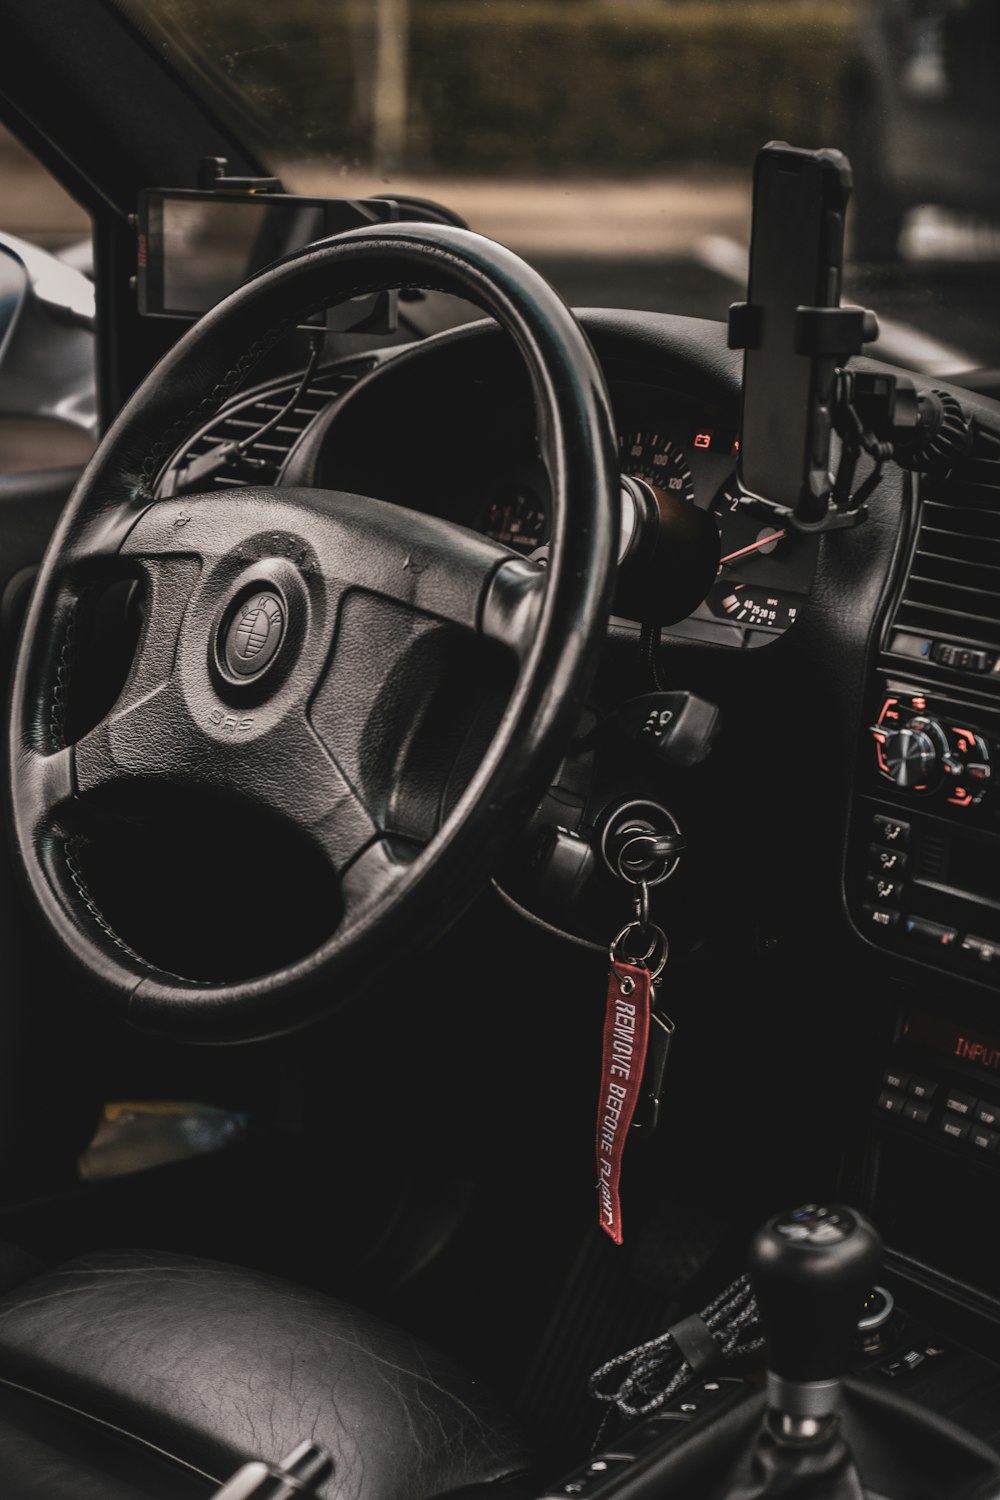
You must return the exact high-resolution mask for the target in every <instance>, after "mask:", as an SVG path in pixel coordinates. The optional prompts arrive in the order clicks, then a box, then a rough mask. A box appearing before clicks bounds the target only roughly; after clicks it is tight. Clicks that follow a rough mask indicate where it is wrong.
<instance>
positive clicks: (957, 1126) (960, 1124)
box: [939, 1115, 969, 1141]
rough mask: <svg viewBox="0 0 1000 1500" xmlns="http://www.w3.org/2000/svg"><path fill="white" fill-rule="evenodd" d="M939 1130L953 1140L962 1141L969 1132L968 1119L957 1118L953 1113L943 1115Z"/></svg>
mask: <svg viewBox="0 0 1000 1500" xmlns="http://www.w3.org/2000/svg"><path fill="white" fill-rule="evenodd" d="M939 1128H940V1130H941V1131H942V1132H943V1133H944V1134H945V1135H946V1136H948V1137H949V1139H950V1140H953V1141H964V1140H965V1137H966V1136H967V1135H968V1133H969V1122H968V1120H958V1119H956V1118H955V1116H954V1115H945V1117H944V1119H943V1120H942V1121H941V1124H940V1126H939Z"/></svg>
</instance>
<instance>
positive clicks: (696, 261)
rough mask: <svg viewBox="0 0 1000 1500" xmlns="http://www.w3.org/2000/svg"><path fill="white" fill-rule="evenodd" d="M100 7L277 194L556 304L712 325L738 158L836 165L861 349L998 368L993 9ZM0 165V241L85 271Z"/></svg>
mask: <svg viewBox="0 0 1000 1500" xmlns="http://www.w3.org/2000/svg"><path fill="white" fill-rule="evenodd" d="M117 3H118V5H119V8H120V9H121V10H122V11H123V12H124V13H125V15H126V16H127V17H128V19H129V21H130V23H131V24H133V25H134V26H136V27H137V28H138V29H140V30H141V31H142V32H143V33H144V34H145V35H146V36H147V38H148V40H149V41H150V42H151V44H153V45H154V46H155V47H156V48H157V50H159V51H161V52H163V53H165V54H166V55H167V56H168V57H169V58H170V59H171V60H172V61H173V63H174V64H175V66H176V67H177V68H178V69H179V70H180V71H181V72H182V73H183V74H184V75H185V76H186V78H187V80H188V82H189V83H190V85H191V86H192V87H193V88H194V89H195V90H196V91H197V92H198V93H199V94H201V95H202V96H203V97H204V98H206V99H207V100H209V101H210V103H211V105H212V107H213V109H214V110H215V111H216V113H217V114H218V115H219V116H221V117H222V118H223V119H224V120H225V121H226V122H227V123H228V124H229V125H230V126H231V127H232V128H233V129H234V130H235V131H236V133H237V134H238V135H239V136H240V137H242V138H243V139H244V140H245V141H246V142H247V143H248V144H249V145H250V146H251V148H253V150H254V151H255V152H256V154H257V155H258V157H259V158H260V160H261V161H262V162H263V163H264V164H265V165H266V167H267V168H268V169H269V170H271V171H273V172H274V173H275V174H276V175H278V176H280V178H281V179H282V182H283V184H284V187H285V189H286V190H287V191H292V192H299V193H306V194H317V195H333V196H347V197H361V196H370V195H373V194H378V195H382V196H391V195H392V194H393V193H408V194H415V195H417V196H420V197H425V198H431V199H434V200H436V201H438V202H441V203H444V204H447V205H449V206H450V207H451V208H452V209H454V210H456V211H457V212H458V213H459V214H460V215H462V217H463V218H464V219H465V220H466V221H467V222H468V223H469V225H470V226H471V227H472V228H474V229H476V230H479V231H480V232H482V233H484V234H486V235H489V236H491V237H493V238H496V239H498V240H501V241H503V242H504V243H506V244H508V245H509V246H511V247H512V248H513V249H515V250H517V251H519V252H520V253H521V254H523V255H524V256H525V257H526V258H528V259H529V260H531V261H532V263H533V264H534V265H535V266H536V267H537V268H538V269H539V270H541V271H542V272H543V274H545V275H546V276H548V277H549V279H550V280H551V281H553V283H554V284H555V285H556V286H557V287H558V288H559V290H560V291H561V292H562V293H563V295H564V296H565V297H566V298H567V300H568V301H570V302H571V303H572V304H573V305H575V306H581V307H582V306H594V305H603V306H636V307H643V308H652V309H660V310H666V311H672V312H679V313H690V314H694V315H697V316H707V317H715V318H724V317H725V316H726V312H727V309H728V306H729V303H730V302H732V301H734V300H737V299H738V298H739V297H740V296H741V295H742V294H743V292H744V291H745V272H746V245H747V240H748V237H749V230H750V174H751V170H752V166H753V159H754V156H755V154H756V152H757V150H758V148H759V147H760V146H761V145H762V144H763V143H764V142H765V141H767V140H770V139H775V138H780V139H784V140H787V141H790V142H791V143H792V144H794V145H798V146H809V147H816V146H824V145H828V146H837V147H840V148H841V149H842V150H844V151H845V152H846V153H847V155H848V156H849V157H850V159H851V161H852V164H853V166H854V176H855V187H854V193H853V196H852V202H851V206H850V210H849V216H848V249H849V254H850V265H849V267H848V270H847V275H846V278H845V299H844V300H845V301H856V302H863V303H864V304H865V305H867V306H871V307H873V308H875V309H876V311H877V312H878V313H879V315H880V319H881V322H882V329H883V333H882V338H881V340H880V342H879V345H878V351H877V352H878V353H880V354H881V355H882V356H883V357H884V358H887V359H890V360H898V361H899V362H901V363H905V364H907V365H909V366H912V367H914V368H916V369H919V370H923V371H924V372H926V373H930V374H939V375H954V374H957V373H962V372H966V371H969V370H973V369H974V370H987V371H989V370H996V368H997V367H1000V317H998V316H997V314H998V312H1000V306H998V302H1000V285H998V283H1000V277H998V276H997V267H998V264H1000V4H998V0H282V4H281V6H280V7H276V6H273V5H271V4H266V5H265V4H263V3H261V0H212V3H211V4H209V5H206V4H205V3H204V0H117ZM0 172H2V174H3V177H2V180H3V186H4V191H3V195H2V199H0V202H2V207H0V229H2V230H6V231H9V232H12V233H14V234H17V235H20V236H23V237H25V238H27V239H31V240H33V241H35V242H36V243H38V244H40V245H43V246H45V247H47V248H50V249H53V250H54V251H55V252H56V253H57V254H58V255H59V256H60V257H63V258H65V259H67V260H69V261H73V262H74V263H75V264H79V265H81V266H83V265H85V260H86V249H85V247H86V240H87V235H88V224H87V220H86V217H85V215H83V214H82V213H81V211H80V210H79V208H78V207H77V206H76V205H75V204H74V203H73V202H72V201H71V200H69V199H68V198H66V196H65V195H64V194H62V193H60V192H59V191H58V189H56V188H55V185H54V184H53V183H52V182H51V181H50V180H48V179H47V178H46V175H45V174H44V173H42V172H41V171H40V170H39V169H38V168H37V167H36V166H35V164H34V163H33V162H32V160H31V158H30V157H28V156H27V154H26V153H25V152H23V151H22V150H21V149H20V148H19V147H18V145H17V143H16V142H13V141H12V140H11V139H10V138H9V137H7V136H4V135H2V134H0ZM180 185H181V184H150V186H161V187H166V186H180ZM185 185H189V184H185ZM998 379H1000V377H998ZM6 462H9V460H5V458H4V456H3V454H0V464H4V463H6Z"/></svg>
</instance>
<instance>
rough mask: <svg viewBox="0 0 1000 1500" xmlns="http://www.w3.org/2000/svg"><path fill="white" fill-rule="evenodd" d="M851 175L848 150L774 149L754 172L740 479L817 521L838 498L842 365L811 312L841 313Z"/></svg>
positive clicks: (777, 145) (763, 154)
mask: <svg viewBox="0 0 1000 1500" xmlns="http://www.w3.org/2000/svg"><path fill="white" fill-rule="evenodd" d="M850 191H851V167H850V163H849V162H848V160H847V157H846V156H844V155H843V154H842V153H841V152H840V151H834V150H820V151H805V150H800V149H799V148H797V147H794V146H789V145H787V144H786V143H785V142H784V141H771V142H769V143H768V144H767V145H766V146H764V147H762V148H761V150H760V151H759V152H758V153H757V159H756V161H755V163H754V174H753V220H752V226H751V238H750V269H749V277H748V282H747V302H746V309H745V314H746V316H745V320H744V324H743V331H744V337H743V338H741V339H740V341H739V342H741V343H742V344H743V345H744V356H743V361H744V362H743V394H742V414H741V420H740V450H739V459H738V474H739V480H740V483H741V485H742V487H743V489H744V490H746V491H748V492H749V493H750V494H752V495H758V496H760V497H761V498H762V499H764V500H767V501H769V502H771V503H772V504H776V505H780V506H783V507H787V508H788V509H789V510H794V511H795V513H796V516H797V518H798V519H800V520H803V521H806V522H808V521H810V520H818V519H820V518H821V517H822V516H823V515H824V514H825V511H826V507H827V497H828V494H829V490H830V479H829V468H830V437H831V403H832V399H833V394H834V382H835V371H836V369H837V366H838V363H840V359H839V357H838V356H837V355H834V354H828V353H825V352H822V348H821V344H820V345H817V346H813V347H810V346H809V344H808V342H807V341H804V336H803V329H804V324H803V320H802V319H801V318H800V317H799V316H798V311H799V309H803V308H835V307H839V305H840V290H841V278H842V272H843V254H844V212H845V209H846V207H847V200H848V198H849V196H850Z"/></svg>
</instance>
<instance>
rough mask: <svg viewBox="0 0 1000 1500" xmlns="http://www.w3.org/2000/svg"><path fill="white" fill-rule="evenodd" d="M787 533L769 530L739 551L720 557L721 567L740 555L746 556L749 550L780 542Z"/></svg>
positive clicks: (754, 550)
mask: <svg viewBox="0 0 1000 1500" xmlns="http://www.w3.org/2000/svg"><path fill="white" fill-rule="evenodd" d="M786 534H787V533H785V532H784V531H769V532H768V533H767V536H761V537H758V538H757V540H756V541H755V542H751V543H750V545H749V547H741V548H740V550H739V551H738V552H729V553H727V555H726V556H725V557H720V559H719V567H720V568H724V567H725V566H726V563H731V562H735V561H736V559H737V558H738V557H746V555H747V553H748V552H756V551H757V549H758V547H767V546H769V545H770V543H771V542H780V541H781V538H782V537H783V536H785V535H786Z"/></svg>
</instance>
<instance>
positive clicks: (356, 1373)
mask: <svg viewBox="0 0 1000 1500" xmlns="http://www.w3.org/2000/svg"><path fill="white" fill-rule="evenodd" d="M306 1438H312V1439H313V1440H315V1441H316V1442H318V1443H321V1444H322V1445H323V1446H324V1447H326V1448H327V1449H328V1450H329V1451H330V1453H331V1454H332V1455H333V1459H334V1466H335V1467H334V1473H333V1477H332V1478H331V1479H330V1480H329V1481H328V1482H327V1484H326V1485H325V1487H323V1490H322V1493H323V1494H324V1495H326V1496H329V1497H331V1500H332V1497H335V1500H426V1497H429V1496H432V1495H439V1494H444V1493H446V1492H448V1491H451V1490H457V1489H467V1488H469V1487H475V1486H477V1485H486V1484H490V1485H492V1486H494V1489H495V1488H496V1486H497V1484H498V1482H501V1481H504V1480H511V1481H515V1480H516V1478H517V1476H518V1475H523V1474H524V1473H525V1471H526V1468H527V1454H526V1452H525V1449H524V1446H523V1445H522V1443H521V1441H520V1440H519V1438H518V1436H517V1434H516V1433H515V1431H514V1430H513V1426H512V1424H510V1423H509V1422H508V1421H506V1420H505V1419H504V1418H503V1417H502V1416H501V1415H500V1414H499V1413H498V1412H497V1411H496V1410H495V1408H494V1405H493V1403H492V1402H491V1400H490V1399H489V1397H488V1396H487V1395H486V1394H485V1392H484V1391H483V1390H481V1388H480V1387H479V1385H478V1384H477V1382H476V1381H474V1380H472V1379H471V1378H470V1377H469V1376H468V1375H466V1374H464V1373H463V1372H461V1371H460V1370H458V1369H457V1368H456V1367H455V1366H454V1365H453V1364H452V1363H451V1361H450V1360H449V1359H447V1358H446V1357H445V1356H443V1355H442V1354H440V1353H438V1352H436V1351H434V1350H431V1349H429V1348H427V1347H426V1346H424V1345H422V1344H421V1343H420V1342H419V1341H417V1340H416V1339H414V1338H412V1337H411V1336H409V1335H408V1334H406V1333H404V1332H402V1331H400V1330H399V1329H396V1328H393V1327H390V1326H389V1325H387V1324H385V1323H382V1322H380V1321H379V1320H377V1319H375V1318H373V1317H370V1316H369V1315H368V1314H367V1313H363V1312H360V1311H358V1310H356V1309H353V1308H350V1307H347V1306H345V1305H344V1304H342V1303H339V1302H336V1301H334V1300H333V1299H332V1298H329V1297H326V1296H323V1295H322V1294H320V1293H318V1292H314V1291H311V1290H308V1289H306V1288H303V1287H296V1286H292V1285H291V1284H289V1283H287V1282H283V1281H280V1280H277V1279H275V1278H273V1277H269V1276H264V1275H259V1274H257V1273H255V1272H252V1271H247V1270H242V1269H238V1268H236V1267H233V1266H229V1265H223V1264H220V1263H218V1262H213V1261H205V1260H196V1259H189V1258H186V1257H183V1256H178V1255H170V1254H168V1255H158V1254H152V1253H149V1254H147V1253H139V1252H124V1251H123V1252H111V1253H107V1254H101V1255H91V1256H85V1257H82V1258H81V1259H78V1260H75V1261H71V1262H69V1263H67V1264H65V1265H62V1266H59V1267H57V1268H56V1269H55V1270H48V1271H44V1272H42V1273H41V1274H38V1275H34V1276H31V1277H29V1279H28V1280H26V1281H23V1282H21V1283H20V1284H19V1285H18V1286H17V1287H16V1288H14V1289H13V1290H10V1291H8V1292H7V1293H6V1294H5V1295H4V1296H2V1297H0V1496H2V1497H3V1500H42V1497H44V1500H97V1497H100V1500H188V1497H205V1496H209V1495H211V1494H212V1493H213V1492H214V1490H215V1489H216V1488H217V1487H218V1486H219V1485H220V1484H221V1483H222V1482H223V1481H224V1480H225V1479H227V1478H228V1477H229V1476H230V1475H231V1474H232V1473H233V1472H234V1470H236V1469H237V1468H238V1467H239V1466H240V1465H241V1464H242V1463H244V1462H246V1461H247V1460H249V1459H253V1458H258V1459H261V1458H262V1459H265V1460H270V1461H277V1460H279V1459H281V1458H282V1457H283V1456H284V1455H285V1454H286V1453H288V1452H289V1451H290V1450H291V1449H293V1448H294V1447H295V1446H296V1445H297V1444H298V1443H299V1442H300V1441H301V1440H303V1439H306Z"/></svg>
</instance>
